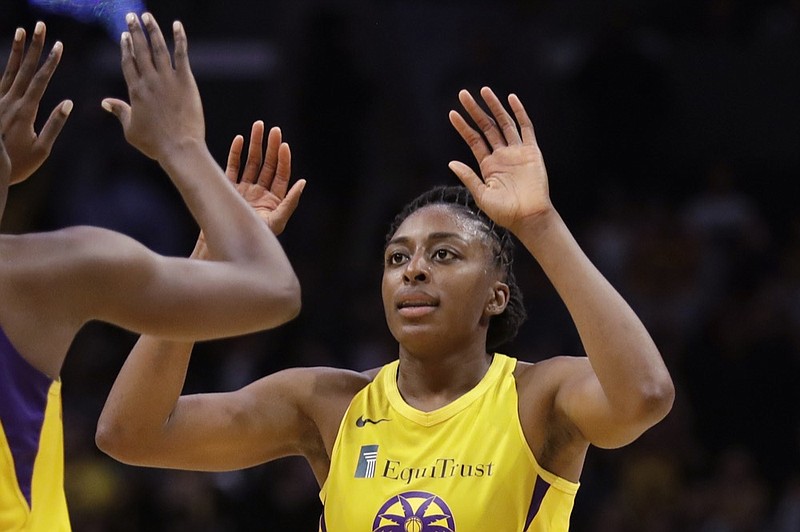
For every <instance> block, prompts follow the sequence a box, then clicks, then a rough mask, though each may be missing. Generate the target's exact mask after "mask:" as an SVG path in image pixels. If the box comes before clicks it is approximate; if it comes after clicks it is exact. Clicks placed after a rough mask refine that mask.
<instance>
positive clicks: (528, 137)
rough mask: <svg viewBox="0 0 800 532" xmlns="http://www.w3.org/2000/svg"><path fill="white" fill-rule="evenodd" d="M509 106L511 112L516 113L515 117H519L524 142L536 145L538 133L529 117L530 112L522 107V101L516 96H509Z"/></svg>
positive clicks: (518, 121)
mask: <svg viewBox="0 0 800 532" xmlns="http://www.w3.org/2000/svg"><path fill="white" fill-rule="evenodd" d="M508 104H509V105H510V106H511V110H512V111H514V116H516V117H517V123H518V124H519V128H520V130H521V131H522V142H524V143H525V144H536V133H535V132H534V130H533V121H532V120H531V119H530V117H529V116H528V112H527V111H526V110H525V107H524V106H523V105H522V101H521V100H520V99H519V98H518V97H517V95H516V94H510V95H509V96H508Z"/></svg>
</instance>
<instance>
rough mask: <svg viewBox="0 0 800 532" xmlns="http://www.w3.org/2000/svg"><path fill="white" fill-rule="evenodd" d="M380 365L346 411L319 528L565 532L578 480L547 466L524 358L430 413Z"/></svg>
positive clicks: (498, 364)
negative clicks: (520, 381) (541, 457)
mask: <svg viewBox="0 0 800 532" xmlns="http://www.w3.org/2000/svg"><path fill="white" fill-rule="evenodd" d="M398 364H399V362H398V361H394V362H392V363H390V364H388V365H386V366H384V367H383V368H381V370H380V372H379V373H378V375H377V376H376V377H375V380H374V381H373V382H372V383H370V384H369V385H367V386H366V387H365V388H364V389H362V390H361V391H359V392H358V393H357V394H356V396H355V397H354V398H353V400H352V401H351V403H350V406H349V407H348V409H347V412H346V413H345V415H344V418H343V419H342V422H341V425H340V427H339V433H338V434H337V436H336V442H335V443H334V446H333V453H332V457H331V466H330V472H329V474H328V478H327V480H326V481H325V484H324V485H323V487H322V490H321V491H320V498H321V499H322V504H323V513H322V516H321V518H320V527H319V529H320V531H321V532H485V531H495V532H566V531H567V530H568V528H569V517H570V513H571V512H572V506H573V502H574V500H575V494H576V492H577V490H578V484H576V483H573V482H570V481H568V480H566V479H563V478H561V477H558V476H556V475H554V474H552V473H549V472H548V471H545V470H544V469H542V468H541V467H540V466H539V465H538V463H537V462H536V459H535V458H534V456H533V453H532V452H531V450H530V447H529V446H528V444H527V441H526V440H525V436H524V435H523V432H522V426H521V424H520V421H519V413H518V399H517V390H516V383H515V380H514V375H513V371H514V369H515V367H516V359H514V358H510V357H507V356H505V355H500V354H496V355H495V356H494V360H493V361H492V364H491V366H490V367H489V370H488V371H487V373H486V375H485V376H484V377H483V379H482V380H481V381H480V382H479V383H478V385H477V386H475V388H473V389H472V390H470V391H469V392H467V393H466V394H464V395H463V396H461V397H459V398H458V399H456V400H455V401H453V402H452V403H450V404H448V405H446V406H444V407H442V408H439V409H437V410H434V411H432V412H422V411H420V410H417V409H415V408H413V407H411V406H409V405H408V404H407V403H406V402H405V401H404V400H403V399H402V397H401V396H400V391H399V390H398V388H397V369H398Z"/></svg>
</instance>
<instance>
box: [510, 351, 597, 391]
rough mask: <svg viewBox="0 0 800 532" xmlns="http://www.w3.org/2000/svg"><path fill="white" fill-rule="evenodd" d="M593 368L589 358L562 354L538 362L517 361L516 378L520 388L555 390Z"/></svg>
mask: <svg viewBox="0 0 800 532" xmlns="http://www.w3.org/2000/svg"><path fill="white" fill-rule="evenodd" d="M591 370H592V368H591V365H590V364H589V359H588V358H586V357H578V356H567V355H562V356H555V357H552V358H548V359H546V360H542V361H540V362H536V363H532V362H524V361H521V360H520V361H517V367H516V369H515V370H514V378H515V379H516V381H517V388H518V389H519V390H525V389H527V388H529V387H532V388H537V389H540V390H550V391H555V388H557V387H558V386H559V385H560V384H561V383H563V382H564V381H565V380H567V379H570V378H573V377H579V376H582V375H585V374H586V373H587V372H591Z"/></svg>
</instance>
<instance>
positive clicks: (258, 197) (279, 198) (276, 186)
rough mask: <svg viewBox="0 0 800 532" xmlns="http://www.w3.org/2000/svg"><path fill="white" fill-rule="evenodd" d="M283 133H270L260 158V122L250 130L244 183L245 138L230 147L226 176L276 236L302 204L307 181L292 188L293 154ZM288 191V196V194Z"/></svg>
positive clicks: (236, 139) (234, 141) (262, 139)
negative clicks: (241, 168) (240, 170)
mask: <svg viewBox="0 0 800 532" xmlns="http://www.w3.org/2000/svg"><path fill="white" fill-rule="evenodd" d="M281 137H282V136H281V130H280V129H279V128H277V127H273V128H272V129H270V130H269V135H268V137H267V147H266V149H265V150H264V155H263V157H262V155H261V147H262V145H263V142H264V122H262V121H260V120H258V121H256V122H254V123H253V127H252V129H251V130H250V146H249V147H248V149H247V161H246V162H245V165H244V171H243V172H242V175H241V179H240V178H239V165H240V164H241V159H242V148H243V146H244V138H243V137H242V136H241V135H237V136H236V137H235V138H234V139H233V142H232V143H231V149H230V152H229V153H228V164H227V167H226V168H225V174H226V175H227V176H228V179H230V180H231V182H232V183H233V184H234V185H236V190H238V191H239V194H241V196H242V197H243V198H244V199H245V200H246V201H247V203H248V204H249V205H250V206H251V207H252V208H253V210H255V211H256V213H257V214H258V215H259V216H260V217H261V218H262V219H263V220H264V221H265V222H266V224H267V226H268V227H269V228H270V230H272V232H273V233H274V234H275V235H279V234H281V233H282V232H283V230H284V229H285V228H286V223H287V222H288V221H289V218H290V217H291V216H292V214H293V213H294V210H295V209H296V208H297V204H298V203H299V202H300V194H302V192H303V188H305V186H306V180H305V179H300V180H298V181H297V182H296V183H295V184H294V185H292V188H289V177H290V176H291V173H292V152H291V151H290V150H289V145H288V144H286V143H285V142H282V140H281ZM287 190H288V192H287Z"/></svg>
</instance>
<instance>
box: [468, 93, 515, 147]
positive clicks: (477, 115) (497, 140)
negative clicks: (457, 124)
mask: <svg viewBox="0 0 800 532" xmlns="http://www.w3.org/2000/svg"><path fill="white" fill-rule="evenodd" d="M458 99H459V101H460V102H461V105H463V106H464V109H465V110H466V111H467V113H468V114H469V116H470V117H471V118H472V120H474V121H475V123H476V124H477V125H478V127H479V128H480V130H481V131H482V132H483V135H484V136H485V137H486V140H487V142H488V143H489V145H490V146H491V147H492V149H493V150H496V149H497V148H502V147H503V146H506V139H504V138H503V135H502V133H500V129H499V128H498V127H497V123H496V122H495V121H494V118H492V117H491V116H489V114H488V113H487V112H486V111H484V110H483V108H482V107H481V106H480V105H479V104H478V102H476V101H475V98H473V97H472V95H471V94H470V93H469V91H466V90H462V91H460V92H459V93H458Z"/></svg>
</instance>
